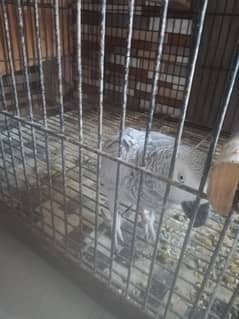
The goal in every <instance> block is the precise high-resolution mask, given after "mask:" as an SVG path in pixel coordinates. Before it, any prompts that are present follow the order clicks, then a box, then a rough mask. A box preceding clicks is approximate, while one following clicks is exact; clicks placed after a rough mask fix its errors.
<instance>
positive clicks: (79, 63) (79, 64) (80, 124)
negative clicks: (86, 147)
mask: <svg viewBox="0 0 239 319" xmlns="http://www.w3.org/2000/svg"><path fill="white" fill-rule="evenodd" d="M81 48H82V39H81V0H78V1H77V73H78V128H79V143H83V141H84V136H83V108H82V50H81ZM78 154H79V155H78V156H79V193H80V225H79V226H80V231H81V233H82V232H83V228H82V202H83V196H82V184H83V168H82V159H83V150H82V147H81V146H80V145H79V151H78ZM80 249H81V248H80ZM80 254H81V250H80Z"/></svg>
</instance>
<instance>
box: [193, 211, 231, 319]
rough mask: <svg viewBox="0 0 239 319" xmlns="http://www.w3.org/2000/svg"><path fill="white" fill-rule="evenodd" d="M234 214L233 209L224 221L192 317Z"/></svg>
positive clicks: (194, 304)
mask: <svg viewBox="0 0 239 319" xmlns="http://www.w3.org/2000/svg"><path fill="white" fill-rule="evenodd" d="M232 214H233V210H232V211H231V212H230V214H229V215H228V217H227V218H226V221H225V223H224V226H223V229H222V231H221V233H220V237H219V240H218V242H217V245H216V247H215V250H214V253H213V255H212V257H211V260H210V263H209V265H208V268H207V271H206V273H205V275H204V277H203V281H202V283H201V286H200V289H199V291H198V293H197V295H196V298H195V301H194V303H193V307H192V313H191V314H190V316H191V317H192V316H193V314H194V311H195V309H196V307H197V305H198V302H199V300H200V298H201V296H202V293H203V290H204V288H205V286H206V283H207V281H208V279H209V277H210V273H211V271H212V268H213V266H214V264H215V261H216V259H217V256H218V254H219V252H220V249H221V247H222V244H223V240H224V238H225V235H226V232H227V230H228V228H229V226H230V225H231V221H232ZM217 284H218V282H217Z"/></svg>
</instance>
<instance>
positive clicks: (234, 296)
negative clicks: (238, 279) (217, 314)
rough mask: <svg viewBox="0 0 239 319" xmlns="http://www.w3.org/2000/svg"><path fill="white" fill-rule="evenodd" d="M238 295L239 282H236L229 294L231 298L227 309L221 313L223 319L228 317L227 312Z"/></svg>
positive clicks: (228, 312)
mask: <svg viewBox="0 0 239 319" xmlns="http://www.w3.org/2000/svg"><path fill="white" fill-rule="evenodd" d="M238 295H239V283H238V284H237V286H236V289H235V290H234V292H233V295H232V296H231V299H230V301H229V303H228V306H227V309H226V311H225V313H224V315H223V318H225V319H227V318H229V314H230V312H231V310H232V307H233V304H234V302H235V300H236V298H237V297H238Z"/></svg>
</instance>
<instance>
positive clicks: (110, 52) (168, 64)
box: [75, 0, 192, 117]
mask: <svg viewBox="0 0 239 319" xmlns="http://www.w3.org/2000/svg"><path fill="white" fill-rule="evenodd" d="M173 2H174V1H172V3H173ZM176 2H177V1H176ZM179 2H183V1H179ZM184 2H185V3H188V1H184ZM82 6H83V7H82V9H83V11H82V23H83V25H82V38H83V93H84V95H86V96H87V97H88V99H89V101H91V102H92V103H94V104H96V103H97V101H98V93H99V92H98V88H99V52H100V20H101V12H100V10H101V5H100V1H96V0H87V1H86V0H85V1H83V5H82ZM161 9H162V7H161V5H160V1H143V0H136V1H135V16H134V31H133V40H132V50H131V62H130V72H129V88H128V107H129V108H134V109H139V110H145V109H147V108H148V107H149V103H150V95H151V91H152V79H153V71H154V68H155V58H156V54H157V45H158V37H159V26H160V16H161ZM128 12H129V8H128V1H126V0H120V1H116V0H115V1H112V0H109V1H107V25H106V47H105V101H106V102H108V103H110V104H111V105H112V104H113V106H118V107H120V105H121V102H122V91H123V81H124V65H125V55H126V45H127V43H126V39H127V34H128V20H129V16H128ZM75 20H76V17H75ZM191 34H192V17H191V13H190V11H188V7H187V8H186V7H180V8H178V7H173V6H172V4H171V6H170V11H169V16H168V20H167V27H166V37H165V43H164V49H163V57H162V62H161V68H160V83H159V90H158V94H157V99H156V101H157V111H158V112H163V113H166V114H169V115H171V116H174V117H175V116H178V115H179V114H180V111H179V108H180V106H181V105H182V100H183V97H184V91H185V83H186V78H187V74H188V66H189V58H190V53H191V42H192V37H191ZM76 79H77V77H76Z"/></svg>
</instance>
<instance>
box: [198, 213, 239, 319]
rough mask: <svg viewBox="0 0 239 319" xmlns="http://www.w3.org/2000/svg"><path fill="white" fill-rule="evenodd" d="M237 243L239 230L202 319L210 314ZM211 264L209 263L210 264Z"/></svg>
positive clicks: (205, 318)
mask: <svg viewBox="0 0 239 319" xmlns="http://www.w3.org/2000/svg"><path fill="white" fill-rule="evenodd" d="M230 220H231V218H230ZM229 224H230V222H229ZM224 227H225V225H224ZM227 229H228V227H227ZM238 241H239V230H238V231H237V234H236V236H235V239H234V241H233V245H232V248H231V250H230V252H229V253H228V255H227V258H226V260H225V264H224V266H223V269H222V271H221V274H220V275H219V277H218V278H217V283H216V286H215V287H214V290H213V293H212V295H211V298H210V301H209V303H208V306H207V309H206V312H205V314H204V319H207V318H208V316H209V314H210V311H211V308H212V305H213V303H214V301H215V298H216V294H217V291H218V288H219V287H220V284H221V281H222V279H223V277H224V275H225V272H226V270H227V268H228V265H229V262H230V259H231V257H232V256H233V254H234V252H235V249H236V247H237V245H238ZM218 247H219V245H217V248H216V249H220V248H218ZM216 249H215V251H216ZM212 258H213V257H212ZM211 263H212V262H211ZM211 263H210V264H211ZM208 270H209V267H208ZM207 272H208V271H207ZM205 276H206V275H205ZM204 278H205V277H204ZM205 283H206V282H205ZM202 286H203V284H201V287H200V291H201V290H202ZM198 296H199V292H198ZM198 296H197V298H196V301H197V300H198V301H199V297H198ZM196 301H195V302H194V304H197V303H198V301H197V302H196ZM192 309H194V307H192Z"/></svg>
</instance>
